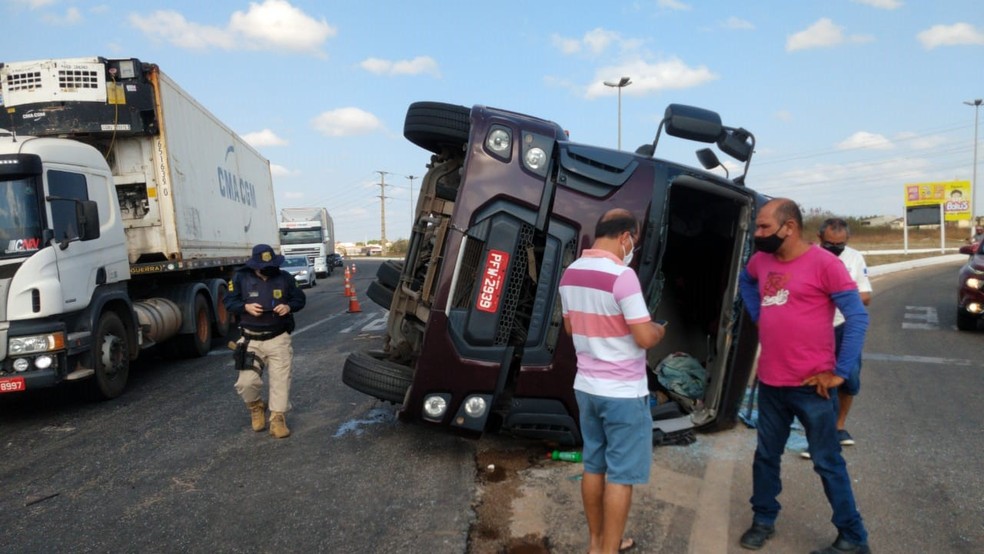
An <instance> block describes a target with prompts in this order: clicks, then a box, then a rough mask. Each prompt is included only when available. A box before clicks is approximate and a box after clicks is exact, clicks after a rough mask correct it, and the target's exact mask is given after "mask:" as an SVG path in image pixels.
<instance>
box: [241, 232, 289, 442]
mask: <svg viewBox="0 0 984 554" xmlns="http://www.w3.org/2000/svg"><path fill="white" fill-rule="evenodd" d="M283 262H284V257H283V256H281V255H279V254H277V253H275V252H274V251H273V248H271V247H270V245H267V244H257V245H256V246H254V247H253V254H252V256H251V257H250V259H249V261H247V262H246V265H245V267H242V268H240V269H239V270H237V271H236V273H235V275H234V276H233V278H232V281H231V282H230V283H229V294H227V295H226V297H225V307H226V309H227V310H229V312H231V313H233V314H237V315H238V316H239V317H240V329H241V330H242V337H240V338H239V342H238V343H237V344H238V346H239V354H238V355H237V363H236V369H239V370H240V371H239V379H237V380H236V392H237V393H239V396H241V397H242V399H243V401H244V402H246V406H247V407H248V408H249V412H250V418H251V420H252V425H253V430H254V431H262V430H263V429H264V428H265V427H266V408H267V405H266V404H265V403H264V402H263V399H262V398H261V391H262V389H263V376H262V374H263V371H266V372H267V373H268V374H269V381H270V434H271V435H273V436H274V437H276V438H278V439H282V438H285V437H288V436H290V429H288V428H287V421H286V420H285V419H284V412H286V411H287V410H288V409H289V408H290V399H289V395H290V373H291V363H292V361H293V358H294V349H293V347H292V346H291V342H290V333H291V331H293V330H294V312H296V311H298V310H300V309H302V308H303V307H304V304H305V302H306V301H307V299H306V297H305V296H304V292H303V291H301V289H300V288H298V286H297V283H296V282H295V281H294V277H293V276H291V275H290V274H289V273H287V272H286V271H282V270H281V269H280V265H281V264H282V263H283ZM243 346H245V348H243ZM244 360H245V361H244Z"/></svg>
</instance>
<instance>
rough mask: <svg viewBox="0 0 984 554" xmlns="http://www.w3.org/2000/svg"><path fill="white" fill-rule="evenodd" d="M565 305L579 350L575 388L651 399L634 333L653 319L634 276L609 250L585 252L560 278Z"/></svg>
mask: <svg viewBox="0 0 984 554" xmlns="http://www.w3.org/2000/svg"><path fill="white" fill-rule="evenodd" d="M560 301H561V306H562V309H563V313H564V317H565V318H568V319H569V320H570V322H571V330H572V332H573V339H574V349H575V350H576V351H577V376H576V377H575V378H574V389H575V390H580V391H584V392H587V393H589V394H594V395H597V396H608V397H613V398H638V397H640V396H646V395H648V394H649V387H648V384H647V381H646V351H645V350H644V349H642V348H640V347H639V345H637V344H636V342H635V339H634V338H632V331H631V330H630V329H629V325H630V324H637V323H646V322H647V321H649V320H650V316H649V309H648V307H647V306H646V301H645V298H644V297H643V295H642V288H641V287H640V285H639V278H638V277H637V276H636V274H635V272H634V271H632V269H631V268H629V267H627V266H625V265H624V264H623V263H622V260H620V259H618V258H617V257H615V256H614V255H612V254H611V253H610V252H606V251H604V250H595V249H588V250H585V251H584V252H583V253H582V254H581V257H580V258H578V259H577V260H575V261H574V263H572V264H571V265H570V266H568V268H567V269H566V270H565V271H564V275H563V276H562V277H561V279H560Z"/></svg>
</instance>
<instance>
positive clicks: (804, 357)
mask: <svg viewBox="0 0 984 554" xmlns="http://www.w3.org/2000/svg"><path fill="white" fill-rule="evenodd" d="M746 269H747V271H748V273H749V275H751V276H752V278H754V279H756V280H757V281H758V290H759V296H760V298H761V313H760V315H759V321H758V324H759V342H760V343H761V344H762V353H761V355H760V356H759V362H758V378H759V380H760V381H762V382H763V383H765V384H767V385H771V386H774V387H796V386H800V385H802V383H803V380H805V379H806V378H808V377H810V376H812V375H816V374H817V373H822V372H824V371H832V370H833V369H834V365H835V361H836V360H835V358H834V326H833V318H834V309H835V306H834V301H833V300H832V299H831V297H830V295H831V294H834V293H837V292H843V291H846V290H851V289H857V284H856V283H855V282H854V280H852V279H851V276H850V274H849V273H848V272H847V269H846V268H845V267H844V264H843V263H841V261H840V260H839V259H837V257H836V256H832V255H830V253H828V252H825V251H824V250H823V249H821V248H820V247H818V246H816V245H811V246H810V249H809V250H807V251H806V253H804V254H803V255H801V256H799V257H798V258H796V259H794V260H790V261H787V262H783V261H780V260H778V259H776V257H775V256H773V255H772V254H765V253H762V252H757V253H755V254H753V255H752V257H751V259H750V260H749V261H748V266H747V268H746Z"/></svg>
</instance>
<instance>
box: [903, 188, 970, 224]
mask: <svg viewBox="0 0 984 554" xmlns="http://www.w3.org/2000/svg"><path fill="white" fill-rule="evenodd" d="M970 195H971V189H970V181H937V182H933V183H914V184H909V185H905V207H906V208H913V207H917V206H937V205H939V204H943V214H944V216H943V217H944V220H946V221H959V220H963V219H970Z"/></svg>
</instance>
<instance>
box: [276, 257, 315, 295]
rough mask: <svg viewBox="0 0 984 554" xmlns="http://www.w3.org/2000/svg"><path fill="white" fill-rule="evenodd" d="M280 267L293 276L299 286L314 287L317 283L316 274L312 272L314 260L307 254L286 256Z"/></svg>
mask: <svg viewBox="0 0 984 554" xmlns="http://www.w3.org/2000/svg"><path fill="white" fill-rule="evenodd" d="M280 268H281V269H283V270H284V271H286V272H287V273H290V274H291V275H293V276H294V279H295V280H296V281H297V284H298V286H300V287H302V288H303V287H314V286H317V285H318V279H317V275H315V272H314V262H313V261H311V260H310V259H309V258H308V257H307V256H286V257H285V258H284V263H283V265H282V266H280Z"/></svg>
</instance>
